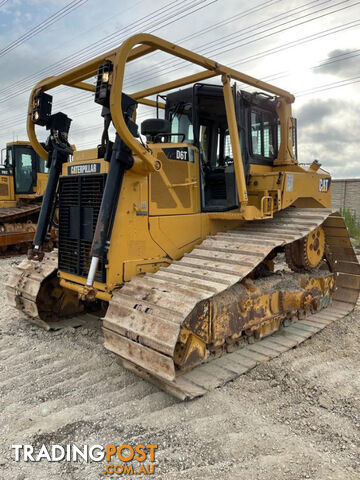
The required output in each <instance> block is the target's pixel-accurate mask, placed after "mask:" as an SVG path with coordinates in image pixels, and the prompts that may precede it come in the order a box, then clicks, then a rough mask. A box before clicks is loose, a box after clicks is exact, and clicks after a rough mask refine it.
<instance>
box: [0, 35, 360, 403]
mask: <svg viewBox="0 0 360 480" xmlns="http://www.w3.org/2000/svg"><path fill="white" fill-rule="evenodd" d="M154 51H162V52H166V53H168V54H169V55H172V56H175V57H178V58H181V59H183V60H185V61H187V62H188V63H189V64H190V67H191V68H192V67H193V66H194V65H196V66H197V67H198V70H199V71H198V72H197V73H191V74H189V75H186V76H183V77H181V78H180V79H178V80H174V81H171V82H166V83H163V84H160V85H156V86H154V87H151V88H148V89H145V90H141V91H137V92H132V93H130V94H126V93H125V92H124V91H123V82H124V74H125V69H126V65H127V63H128V62H131V61H133V60H137V61H138V62H140V61H141V60H140V59H142V58H144V57H145V56H146V55H147V54H149V53H151V52H154ZM183 71H185V69H183ZM192 71H193V70H192ZM94 72H97V76H96V83H95V85H94V84H92V83H91V82H89V81H88V79H89V78H91V77H92V76H93V75H94ZM215 77H218V78H219V80H218V81H217V83H213V82H212V83H209V82H206V81H207V80H208V79H210V78H212V79H214V78H215ZM236 82H241V84H246V85H249V86H252V87H256V89H257V90H256V91H252V92H249V91H245V90H241V89H240V88H239V86H238V84H237V83H236ZM59 85H66V86H69V87H74V88H77V89H82V90H85V91H91V92H94V99H95V102H96V103H97V104H99V105H100V107H101V115H102V116H103V118H104V130H103V134H102V137H101V143H100V145H98V146H97V147H96V148H93V149H89V150H84V151H78V152H74V155H73V159H72V161H69V159H70V155H71V154H72V153H73V152H72V148H71V146H70V143H69V140H68V135H69V129H70V122H71V120H70V119H69V118H68V117H67V115H66V114H64V113H62V112H58V113H55V114H52V112H51V103H52V97H51V95H50V94H49V93H47V92H48V91H49V90H50V89H52V88H55V87H58V86H59ZM184 87H185V88H184ZM293 102H294V96H293V95H291V94H290V93H289V92H287V91H285V90H283V89H280V88H277V87H275V86H273V85H270V84H268V83H266V82H263V81H261V80H258V79H255V78H253V77H251V76H248V75H245V74H243V73H241V72H239V71H237V70H234V69H232V68H230V67H227V66H225V65H221V64H219V63H218V62H216V61H213V60H211V59H209V58H205V57H203V56H201V55H198V54H196V53H194V52H191V51H189V50H186V49H184V48H182V47H180V46H178V45H174V44H172V43H170V42H168V41H165V40H162V39H160V38H158V37H155V36H152V35H149V34H138V35H135V36H132V37H130V38H129V39H127V40H126V41H124V42H123V43H122V45H121V46H119V47H118V48H116V49H115V50H112V51H110V52H108V53H107V54H104V55H101V56H99V57H97V58H95V59H93V60H91V61H88V62H87V63H85V64H83V65H81V66H78V67H76V68H73V69H72V70H69V71H67V72H65V73H62V74H60V75H57V76H52V77H49V78H46V79H44V80H43V81H41V82H39V83H38V84H37V85H36V86H35V88H34V89H33V91H32V94H31V97H30V102H29V111H28V119H27V128H28V135H29V139H30V142H31V145H32V147H33V148H34V150H35V151H36V152H37V153H38V154H39V155H40V156H41V157H43V158H47V159H48V163H49V165H50V172H49V181H48V184H47V187H46V192H45V195H44V199H43V204H42V208H41V213H40V217H39V222H38V226H37V230H36V235H35V239H34V244H33V248H32V249H31V250H30V252H29V258H28V259H27V260H24V261H23V263H22V264H20V265H18V266H17V267H16V270H15V271H14V274H13V275H12V277H11V278H10V281H9V284H8V286H7V291H8V299H9V302H10V304H11V305H13V306H14V307H16V308H18V309H20V310H21V311H22V312H23V313H24V315H26V316H27V318H28V319H29V320H30V321H32V322H35V323H37V324H39V325H41V326H43V327H44V328H46V329H49V328H51V326H52V325H54V322H56V321H58V320H59V319H60V318H63V317H66V316H74V315H78V314H81V313H82V312H86V311H89V309H90V310H91V311H93V312H94V311H96V309H98V312H99V313H98V315H99V316H102V317H103V318H102V322H103V333H104V341H105V348H107V349H108V350H111V351H112V352H114V353H115V354H117V355H118V357H119V361H120V362H121V363H122V364H123V365H124V366H125V367H126V368H128V369H130V370H132V371H133V372H135V373H137V374H138V375H140V376H142V377H143V378H145V379H147V380H148V381H150V382H153V383H154V384H156V385H158V386H159V387H161V388H163V389H164V390H166V391H168V392H170V393H171V394H173V395H175V396H177V397H179V398H182V399H186V398H195V397H198V396H201V395H203V394H205V393H206V392H207V391H208V390H211V389H213V388H216V387H218V386H220V385H223V384H224V383H226V382H228V381H230V380H233V379H234V378H236V377H237V376H238V375H240V374H242V373H244V372H246V371H247V370H249V369H250V368H253V367H254V366H255V365H257V364H258V363H261V362H264V361H267V360H269V359H270V358H273V357H275V356H277V355H279V354H281V353H282V352H283V351H285V350H288V349H289V348H292V347H294V346H296V345H298V344H299V343H301V342H302V341H304V340H305V339H306V338H309V337H310V336H312V335H314V333H316V332H318V331H319V330H321V329H322V328H324V327H325V326H326V325H328V324H329V323H331V322H332V321H334V320H336V319H337V318H341V317H343V316H344V315H346V314H347V313H349V312H350V311H351V310H352V309H353V308H354V305H355V303H356V301H357V298H358V293H359V279H360V269H359V264H358V261H357V258H356V256H355V254H354V251H353V248H352V245H351V242H350V239H349V236H348V232H347V229H346V226H345V223H344V220H343V218H342V217H341V216H340V215H339V214H338V213H336V212H332V210H331V208H330V206H331V177H330V175H329V173H327V172H326V171H325V170H323V169H322V168H321V166H320V164H319V163H318V162H317V161H314V162H313V163H311V164H309V165H300V164H299V162H298V160H297V146H296V145H297V141H296V139H297V135H296V121H295V119H294V118H293V116H292V111H291V106H292V103H293ZM138 104H143V105H146V106H150V107H153V109H154V118H148V119H146V120H144V121H143V122H142V124H141V133H140V132H139V128H138V124H137V123H136V112H137V106H138ZM155 112H156V114H155ZM111 123H112V124H113V125H114V127H115V130H116V134H115V138H114V139H113V141H111V140H110V139H109V133H108V129H109V126H110V125H111ZM36 124H40V125H44V126H46V128H48V129H49V130H50V136H49V139H48V142H47V146H48V147H47V149H46V150H45V149H44V148H43V147H42V145H41V144H40V143H39V141H38V139H37V137H36V135H35V128H34V127H35V125H36ZM57 196H58V206H59V248H58V250H56V251H54V252H52V253H50V254H48V253H44V252H43V242H44V239H45V238H46V233H47V232H48V228H49V221H50V218H51V212H52V210H53V208H54V202H55V199H56V197H57Z"/></svg>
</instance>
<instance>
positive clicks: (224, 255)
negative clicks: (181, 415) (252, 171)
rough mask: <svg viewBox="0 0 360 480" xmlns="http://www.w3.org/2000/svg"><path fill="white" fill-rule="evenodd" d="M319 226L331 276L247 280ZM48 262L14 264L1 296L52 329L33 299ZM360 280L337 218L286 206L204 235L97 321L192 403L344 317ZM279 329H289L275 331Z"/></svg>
mask: <svg viewBox="0 0 360 480" xmlns="http://www.w3.org/2000/svg"><path fill="white" fill-rule="evenodd" d="M320 226H321V227H322V229H323V231H324V232H325V237H326V247H325V248H326V263H327V265H328V267H329V268H323V266H325V262H323V263H322V264H321V267H320V269H317V270H315V271H314V270H313V271H312V272H311V273H309V272H304V273H303V274H298V275H296V276H295V277H294V275H292V279H293V280H291V281H290V282H289V281H288V278H287V277H286V275H285V276H283V277H281V276H279V275H276V274H270V275H269V277H267V278H264V277H262V278H254V279H251V277H252V276H253V277H254V276H256V275H254V274H255V272H257V271H259V270H258V269H259V266H261V265H263V264H264V261H265V260H267V259H269V258H272V257H273V256H274V255H275V253H276V251H278V250H279V249H280V250H282V249H284V247H286V246H289V245H290V246H291V245H293V244H294V243H295V242H299V241H301V242H302V244H304V241H303V240H302V239H306V238H309V237H307V236H308V235H309V233H311V232H313V231H317V230H316V229H317V228H318V227H320ZM265 234H266V239H264V237H265ZM250 239H251V243H250V242H249V240H250ZM305 243H306V242H305ZM287 248H288V247H287ZM47 257H49V258H48V260H49V261H47V262H41V263H40V264H39V263H38V262H34V261H30V260H25V261H24V262H23V263H22V264H20V265H19V266H17V268H16V273H14V275H13V276H12V277H11V278H10V281H9V284H8V286H7V292H8V299H9V302H10V304H11V305H13V306H16V307H17V308H20V309H22V310H23V311H24V313H25V314H26V315H27V316H28V318H29V320H30V321H35V322H36V323H40V324H41V325H42V326H43V327H45V328H50V326H49V324H48V323H47V322H46V318H45V319H41V316H43V313H42V312H43V311H44V308H43V306H42V305H40V304H39V300H41V295H40V293H38V292H40V290H41V289H40V285H42V288H45V287H44V285H46V279H47V278H50V277H51V276H52V274H54V272H55V271H56V254H47ZM50 257H53V261H50ZM42 265H43V269H44V272H41V269H42ZM260 271H261V270H260ZM359 279H360V267H359V264H358V262H357V259H356V256H355V253H354V251H353V248H352V246H351V243H350V240H349V237H348V233H347V230H346V226H345V223H344V220H343V218H342V217H341V216H340V215H339V214H337V213H331V211H330V210H328V209H315V208H313V209H299V208H289V209H286V210H284V211H282V212H279V213H277V214H276V215H275V216H274V218H273V219H269V220H266V221H254V222H251V223H249V224H247V225H245V226H244V227H242V228H239V229H236V230H232V231H228V232H224V233H218V234H217V235H215V236H212V237H208V238H207V239H205V240H204V242H202V244H200V245H199V246H197V247H196V248H195V249H194V250H193V251H192V252H191V253H189V254H186V255H185V256H184V257H183V258H182V259H181V260H180V261H177V262H173V263H172V264H171V265H170V266H169V267H167V268H161V269H160V270H159V271H158V272H157V273H154V274H146V275H145V276H144V277H135V278H133V279H132V280H131V281H129V282H128V283H126V284H125V285H124V286H123V287H122V288H121V289H120V290H119V291H116V292H114V293H113V297H112V299H111V301H110V303H109V308H108V310H107V313H106V315H105V317H104V319H103V331H104V338H105V347H106V348H107V349H108V350H111V351H112V352H114V353H116V354H117V355H118V356H119V357H120V360H121V362H122V363H123V365H124V366H125V367H126V368H128V369H130V370H132V371H134V372H135V373H136V374H137V375H140V376H141V377H143V378H145V379H146V380H148V381H150V382H152V383H154V384H155V385H157V386H159V387H160V388H162V389H164V390H166V391H168V392H169V393H171V394H172V395H175V396H176V397H179V398H181V399H190V398H195V397H198V396H201V395H204V394H205V393H206V392H207V391H209V390H212V389H214V388H216V387H219V386H221V385H223V384H225V383H227V382H228V381H230V380H233V379H235V378H237V377H238V376H239V375H241V374H243V373H245V372H246V371H248V370H250V369H251V368H253V367H255V366H256V365H257V364H258V363H262V362H265V361H267V360H269V359H271V358H274V357H276V356H278V355H279V354H280V353H282V352H284V351H286V350H289V349H290V348H292V347H294V346H296V345H298V344H299V343H301V342H303V341H304V340H305V339H307V338H309V337H311V336H312V335H314V334H315V333H317V332H318V331H320V330H322V329H323V328H324V327H325V326H326V325H328V324H330V323H332V322H333V321H334V320H336V319H339V318H342V317H343V316H345V315H346V314H348V313H350V312H351V311H352V310H353V308H354V305H355V303H356V301H357V298H358V293H359V287H360V282H359ZM333 292H334V293H333ZM332 300H333V301H332ZM315 312H316V313H315ZM67 313H69V312H67ZM285 325H290V326H287V327H286V328H281V327H283V326H285ZM274 332H276V333H274ZM254 342H255V343H254ZM240 347H243V348H240ZM201 362H203V364H202V365H200V366H197V367H196V368H195V369H194V370H191V368H192V367H193V366H194V365H195V364H198V363H201ZM204 362H205V363H204Z"/></svg>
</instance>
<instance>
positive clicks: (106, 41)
mask: <svg viewBox="0 0 360 480" xmlns="http://www.w3.org/2000/svg"><path fill="white" fill-rule="evenodd" d="M209 1H210V0H196V1H193V0H182V2H180V4H179V2H178V0H172V1H170V2H168V3H167V4H166V5H164V6H163V7H161V8H158V9H157V10H155V11H153V12H152V13H151V14H150V15H146V16H144V17H141V18H140V19H138V20H136V21H134V22H132V23H130V24H128V25H127V26H126V27H124V28H122V29H120V30H116V31H115V32H113V33H112V34H109V35H107V36H105V37H103V38H102V39H100V40H97V41H96V42H93V43H91V44H90V45H88V46H86V47H83V48H82V49H80V50H78V51H77V52H75V53H73V54H71V55H68V56H67V57H64V58H62V59H61V60H58V61H57V62H55V63H53V64H51V65H48V66H46V67H45V68H43V69H41V70H40V71H38V72H36V73H35V74H31V75H28V76H27V77H25V78H24V79H21V80H18V81H16V82H14V83H12V84H11V85H9V86H7V87H4V88H3V90H2V92H3V95H2V96H3V100H2V101H7V100H8V99H9V98H13V97H14V96H18V95H19V94H21V93H23V92H25V91H27V90H28V89H30V88H31V87H32V86H33V84H34V83H35V82H36V81H37V80H38V79H39V76H40V75H45V74H46V73H47V72H48V71H51V72H52V74H53V75H54V74H55V75H56V74H59V73H60V72H62V71H66V70H68V69H69V68H71V67H72V66H74V65H78V64H80V63H82V62H83V61H86V60H87V59H89V58H93V57H95V56H97V55H99V54H100V53H101V52H104V51H106V50H107V49H108V48H109V47H110V46H111V45H112V46H117V45H118V43H119V41H120V40H122V39H125V38H127V37H128V36H129V35H130V34H131V32H138V31H139V30H141V29H145V30H146V28H149V27H155V26H156V27H158V28H162V27H163V26H164V25H162V24H163V23H164V22H166V21H167V20H169V19H172V22H175V21H178V20H179V18H182V17H179V15H181V14H184V13H185V15H189V14H191V13H193V10H194V7H196V6H198V5H201V4H204V3H205V5H204V7H206V6H207V5H208V4H209ZM216 1H217V0H212V1H210V4H211V3H214V2H216ZM189 4H190V5H189ZM162 13H164V14H165V15H164V16H163V17H161V16H160V14H162ZM172 22H170V23H172ZM166 25H168V24H166ZM158 28H157V29H158ZM152 30H156V29H155V28H152ZM119 37H120V39H119ZM115 38H116V40H115ZM111 42H112V44H111ZM114 42H116V43H115V44H114ZM20 87H22V88H25V90H22V91H21V92H19V88H20ZM12 91H13V93H12ZM8 92H9V93H8ZM2 101H1V102H2Z"/></svg>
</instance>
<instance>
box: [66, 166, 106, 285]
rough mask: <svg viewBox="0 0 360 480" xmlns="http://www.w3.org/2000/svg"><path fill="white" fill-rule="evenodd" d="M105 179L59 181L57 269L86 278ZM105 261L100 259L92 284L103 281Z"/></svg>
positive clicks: (104, 277) (93, 177)
mask: <svg viewBox="0 0 360 480" xmlns="http://www.w3.org/2000/svg"><path fill="white" fill-rule="evenodd" d="M105 180H106V175H76V176H73V177H62V178H60V184H59V269H60V270H62V271H63V272H67V273H72V274H74V275H79V276H80V277H87V274H88V272H89V268H90V262H91V258H90V248H91V243H92V238H93V235H94V232H95V227H96V221H97V218H98V215H99V210H100V204H101V199H102V195H103V191H104V186H105ZM105 263H106V259H105V258H102V259H100V262H99V266H98V270H97V272H96V276H95V280H96V281H98V282H105V281H106V269H105Z"/></svg>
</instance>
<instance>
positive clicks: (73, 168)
mask: <svg viewBox="0 0 360 480" xmlns="http://www.w3.org/2000/svg"><path fill="white" fill-rule="evenodd" d="M92 173H100V163H84V164H82V165H70V166H69V167H68V175H89V174H92Z"/></svg>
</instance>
